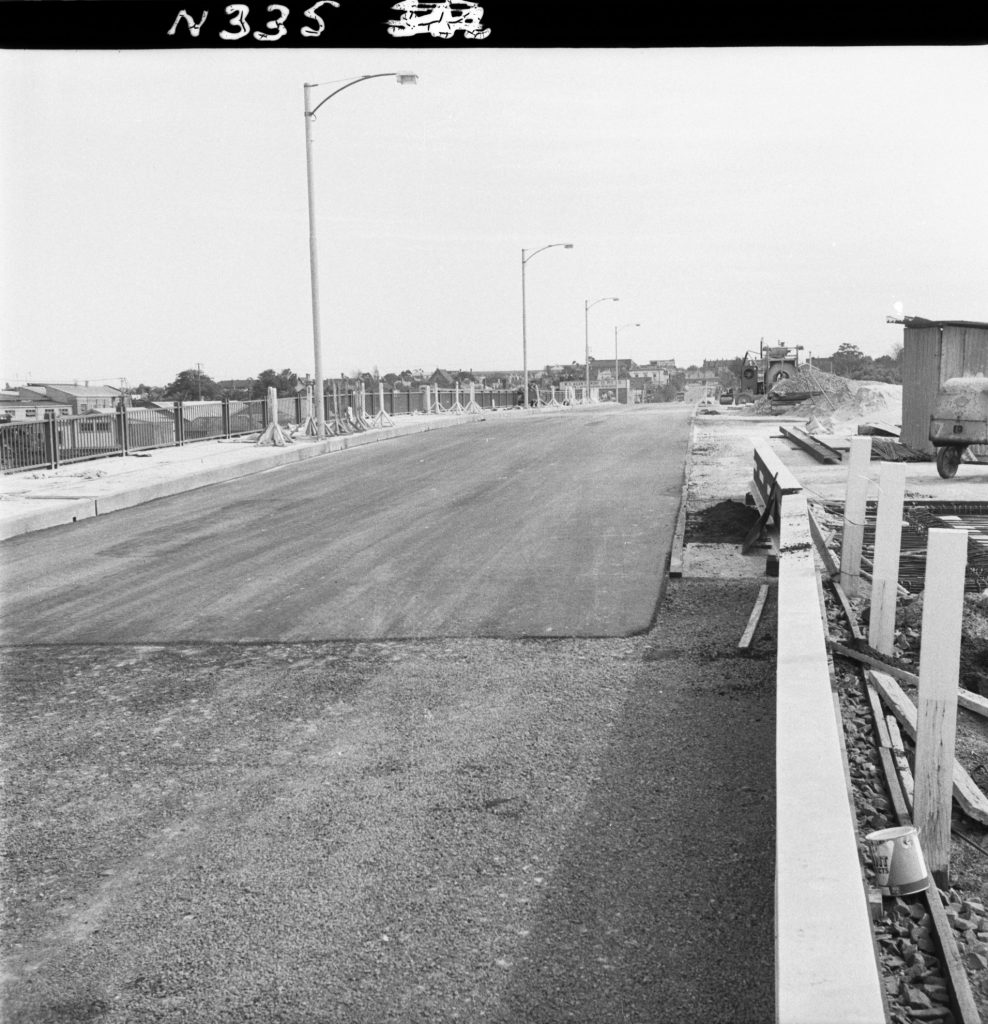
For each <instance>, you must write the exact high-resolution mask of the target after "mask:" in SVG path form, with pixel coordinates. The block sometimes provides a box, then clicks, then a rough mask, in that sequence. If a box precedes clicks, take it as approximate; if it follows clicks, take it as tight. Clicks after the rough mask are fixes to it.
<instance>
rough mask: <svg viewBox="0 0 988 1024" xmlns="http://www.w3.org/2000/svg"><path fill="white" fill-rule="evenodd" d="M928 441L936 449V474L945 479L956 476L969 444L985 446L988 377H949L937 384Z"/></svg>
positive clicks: (986, 439) (987, 441)
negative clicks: (937, 389)
mask: <svg viewBox="0 0 988 1024" xmlns="http://www.w3.org/2000/svg"><path fill="white" fill-rule="evenodd" d="M930 442H931V443H932V444H933V446H934V447H935V448H936V450H937V472H938V473H939V474H940V476H942V477H943V478H944V479H945V480H948V479H950V477H952V476H954V475H955V474H956V473H957V467H958V466H959V465H960V463H961V459H962V458H963V456H964V452H965V451H967V449H968V448H969V447H970V446H971V445H983V444H988V377H985V375H984V374H982V373H978V374H975V375H974V376H971V377H951V378H949V379H948V380H945V381H944V382H943V384H941V385H940V391H939V393H938V394H937V398H936V402H935V403H934V405H933V413H932V414H931V416H930ZM977 461H979V462H981V461H983V460H981V459H978V460H977Z"/></svg>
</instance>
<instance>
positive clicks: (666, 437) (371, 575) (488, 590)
mask: <svg viewBox="0 0 988 1024" xmlns="http://www.w3.org/2000/svg"><path fill="white" fill-rule="evenodd" d="M687 434H688V410H686V409H685V408H684V407H682V406H651V407H643V408H638V409H627V408H618V407H612V408H606V407H605V408H603V409H601V410H599V411H598V410H574V411H573V412H572V413H567V414H560V415H544V416H531V417H528V416H526V417H524V418H522V417H521V416H514V415H511V414H498V415H492V416H489V417H488V418H487V419H485V420H484V421H482V422H478V423H476V424H472V425H470V426H468V427H465V428H463V429H459V430H450V431H443V432H429V433H427V434H421V435H415V436H410V437H405V438H400V439H396V440H393V441H389V442H387V443H386V444H381V445H375V446H372V447H370V448H368V447H362V448H360V449H358V450H355V451H353V452H346V453H338V454H334V455H330V456H326V457H325V458H321V459H318V460H314V461H312V460H310V461H307V462H305V463H302V464H297V465H292V466H285V467H281V468H279V469H276V470H272V471H270V472H267V473H263V474H259V475H255V476H251V477H249V478H245V479H242V480H239V481H234V482H231V483H226V484H218V485H216V486H213V487H208V488H203V489H200V490H197V491H193V492H187V493H185V494H181V495H177V496H175V497H171V498H165V499H160V500H158V501H154V502H151V503H148V504H147V505H144V506H140V507H138V508H135V509H129V510H125V511H120V512H115V513H113V514H112V515H109V516H106V517H98V518H96V519H90V520H86V521H84V522H80V523H76V524H72V525H71V526H65V527H58V528H55V529H51V530H47V531H44V532H41V533H38V534H33V535H28V536H25V537H21V538H15V539H13V540H10V541H7V542H5V544H4V545H3V548H2V549H0V550H2V556H0V557H2V559H3V565H4V577H5V584H4V601H3V606H2V618H0V635H2V637H3V639H4V642H6V643H165V642H184V641H189V642H191V641H235V642H249V641H265V640H276V641H299V640H336V639H375V638H392V639H393V638H427V637H466V636H475V637H559V636H574V637H580V636H582V637H593V636H601V637H603V636H627V635H631V634H634V633H639V632H641V631H643V630H645V629H647V628H648V625H649V623H650V621H651V619H652V617H653V614H654V610H655V606H656V602H657V600H658V597H659V592H660V585H661V581H662V578H663V575H664V570H665V565H666V559H667V556H668V552H669V548H670V545H671V538H672V532H673V529H674V524H675V517H676V514H677V510H678V505H679V499H680V496H681V488H682V479H683V458H684V454H685V446H686V440H687Z"/></svg>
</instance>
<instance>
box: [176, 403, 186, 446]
mask: <svg viewBox="0 0 988 1024" xmlns="http://www.w3.org/2000/svg"><path fill="white" fill-rule="evenodd" d="M175 444H177V445H183V444H185V417H184V416H183V415H182V403H181V402H176V403H175Z"/></svg>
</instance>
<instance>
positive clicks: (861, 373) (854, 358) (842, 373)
mask: <svg viewBox="0 0 988 1024" xmlns="http://www.w3.org/2000/svg"><path fill="white" fill-rule="evenodd" d="M831 358H832V360H833V367H834V373H836V374H837V376H838V377H848V378H850V379H852V380H855V379H857V380H860V379H861V378H863V377H867V376H868V373H867V372H866V369H867V370H870V366H871V358H870V356H866V355H865V354H864V352H862V351H861V349H859V348H858V346H857V345H853V344H851V342H849V341H845V342H844V343H843V344H841V345H839V346H838V348H837V351H836V352H835V353H834V354H833V356H832V357H831Z"/></svg>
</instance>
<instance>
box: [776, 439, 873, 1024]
mask: <svg viewBox="0 0 988 1024" xmlns="http://www.w3.org/2000/svg"><path fill="white" fill-rule="evenodd" d="M763 457H764V454H763ZM780 466H781V463H780ZM779 519H780V522H779V584H778V587H779V591H778V628H777V663H776V664H777V667H776V820H775V827H776V878H775V883H776V884H775V896H776V902H775V934H776V957H775V962H776V1019H777V1021H778V1022H779V1024H818V1022H819V1021H821V1020H832V1021H838V1020H839V1021H855V1022H860V1024H883V1022H884V1021H885V1019H886V1015H885V1007H884V1000H883V997H882V980H881V973H880V969H879V965H878V962H877V958H876V954H875V945H874V939H873V937H872V930H871V920H870V916H869V910H868V903H867V897H866V893H865V887H864V882H863V878H862V873H861V864H860V861H859V858H858V850H857V828H856V825H855V819H854V810H853V806H852V798H851V795H850V793H849V792H848V787H847V781H846V776H845V771H844V755H843V746H842V744H841V731H840V730H841V723H840V721H839V718H838V714H837V712H836V710H835V705H834V699H833V693H832V690H831V682H830V669H829V665H828V662H827V646H826V634H825V630H824V624H823V622H822V620H821V616H820V603H819V591H818V579H817V567H816V562H815V559H814V553H813V542H812V537H811V534H810V524H809V516H808V510H807V505H806V498H805V495H804V494H802V493H789V494H783V495H781V497H780V512H779ZM835 936H840V941H839V942H835V941H834V939H835Z"/></svg>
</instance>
